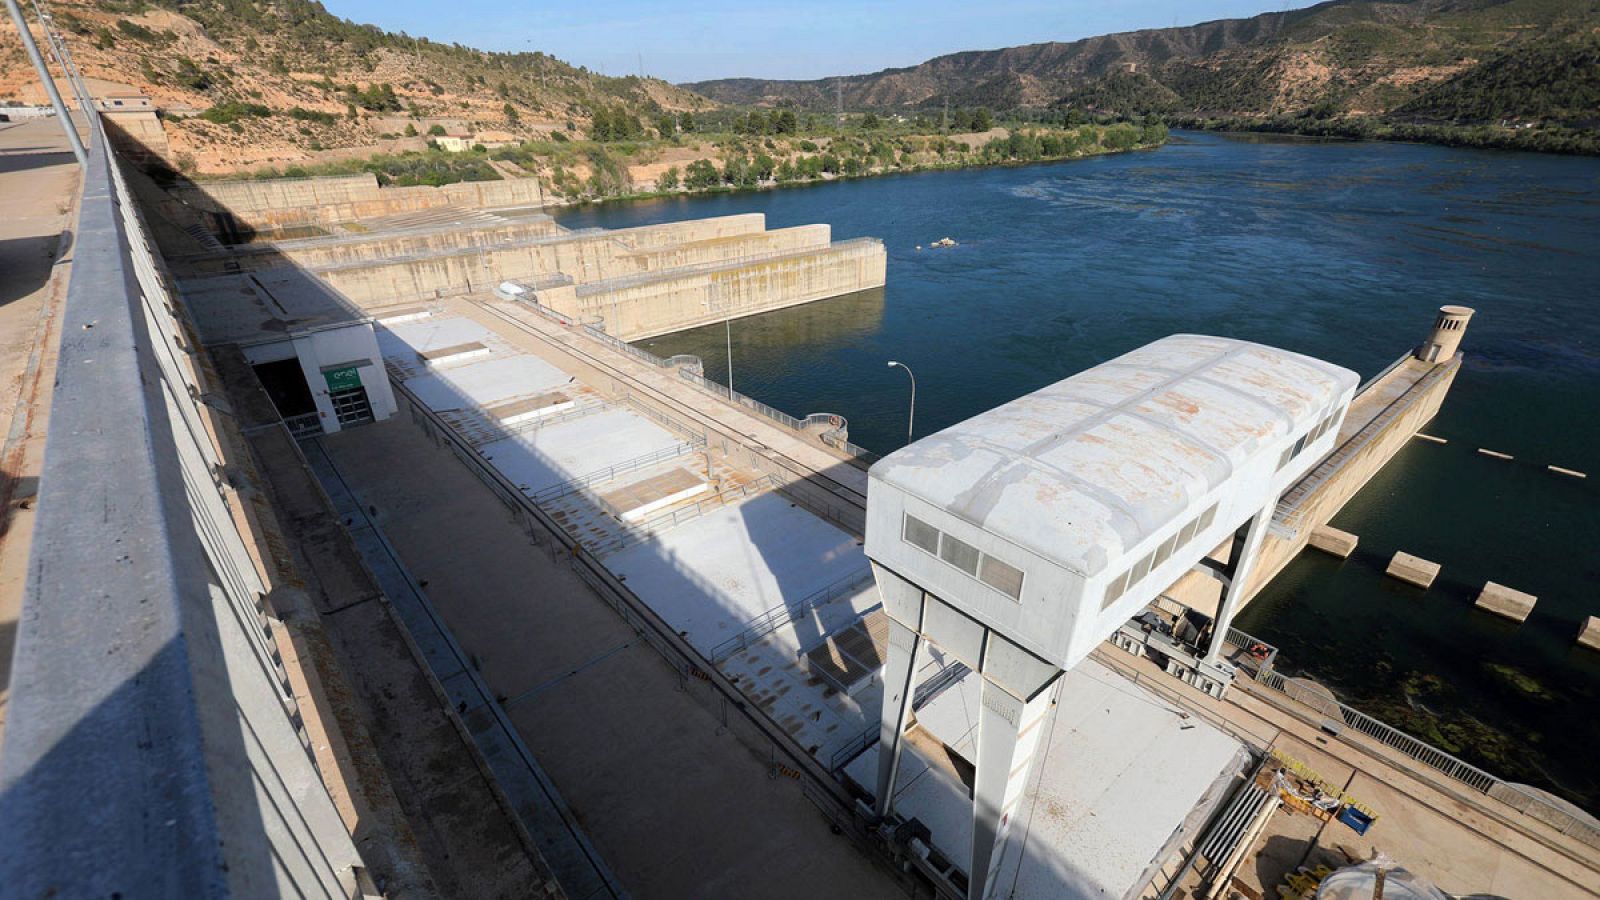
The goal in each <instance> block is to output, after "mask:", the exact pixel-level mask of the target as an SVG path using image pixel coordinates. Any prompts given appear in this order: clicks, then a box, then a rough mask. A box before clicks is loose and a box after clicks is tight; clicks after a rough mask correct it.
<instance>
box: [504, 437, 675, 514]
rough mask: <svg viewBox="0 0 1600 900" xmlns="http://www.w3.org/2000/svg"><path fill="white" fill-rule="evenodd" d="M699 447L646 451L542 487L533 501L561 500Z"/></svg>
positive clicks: (673, 447)
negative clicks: (625, 459)
mask: <svg viewBox="0 0 1600 900" xmlns="http://www.w3.org/2000/svg"><path fill="white" fill-rule="evenodd" d="M697 449H698V448H697V447H695V445H693V444H686V443H677V444H673V445H672V446H671V447H663V448H661V449H660V450H657V451H655V452H654V453H646V454H645V455H643V456H636V457H634V458H633V459H630V460H627V461H626V462H620V463H617V464H616V465H612V466H606V467H605V468H604V469H599V470H597V471H594V472H590V473H588V474H586V475H579V476H578V477H577V478H570V479H568V480H566V481H563V482H561V483H560V484H552V485H550V486H548V487H544V488H540V489H539V490H537V491H534V493H533V495H532V496H533V502H535V503H538V504H541V505H542V504H546V503H550V502H551V501H554V500H560V499H561V498H562V497H565V496H567V495H568V494H575V493H577V492H578V491H580V490H583V489H584V488H586V487H589V486H591V485H595V484H602V483H604V482H607V481H611V480H612V479H614V478H616V477H617V476H618V475H623V474H625V473H628V472H636V471H638V470H639V469H643V468H647V467H649V466H653V465H655V464H657V463H660V462H664V461H666V460H669V459H677V458H678V457H680V456H683V455H684V454H686V453H692V452H694V451H696V450H697Z"/></svg>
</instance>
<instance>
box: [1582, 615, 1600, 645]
mask: <svg viewBox="0 0 1600 900" xmlns="http://www.w3.org/2000/svg"><path fill="white" fill-rule="evenodd" d="M1578 646H1580V647H1588V648H1589V649H1590V650H1600V616H1590V617H1589V618H1588V619H1585V620H1584V623H1583V627H1582V628H1580V629H1578Z"/></svg>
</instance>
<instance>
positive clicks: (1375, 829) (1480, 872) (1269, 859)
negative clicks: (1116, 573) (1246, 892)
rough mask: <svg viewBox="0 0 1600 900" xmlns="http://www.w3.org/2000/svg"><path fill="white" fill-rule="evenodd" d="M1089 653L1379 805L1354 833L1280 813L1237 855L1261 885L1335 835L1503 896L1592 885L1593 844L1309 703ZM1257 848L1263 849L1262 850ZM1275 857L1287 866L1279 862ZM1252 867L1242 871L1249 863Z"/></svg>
mask: <svg viewBox="0 0 1600 900" xmlns="http://www.w3.org/2000/svg"><path fill="white" fill-rule="evenodd" d="M1094 658H1095V659H1097V660H1099V661H1100V662H1102V663H1104V664H1106V665H1108V666H1109V667H1111V668H1113V669H1115V670H1117V671H1119V672H1121V673H1123V674H1124V675H1125V676H1126V677H1129V678H1132V679H1134V680H1135V683H1136V684H1138V685H1139V686H1141V687H1143V688H1144V689H1146V690H1148V691H1150V692H1152V693H1154V694H1155V695H1157V696H1159V697H1161V698H1164V699H1166V700H1168V701H1170V702H1172V703H1175V704H1180V705H1181V706H1182V707H1183V708H1185V709H1188V710H1190V711H1191V712H1192V713H1193V714H1194V715H1197V716H1201V717H1203V718H1204V719H1205V720H1206V721H1208V722H1210V723H1212V724H1214V725H1216V726H1217V727H1219V728H1223V729H1224V730H1227V731H1229V732H1231V733H1234V734H1235V735H1237V736H1239V737H1241V738H1243V739H1245V740H1248V741H1249V742H1250V743H1252V744H1254V745H1256V746H1260V747H1280V748H1282V749H1284V750H1285V751H1286V752H1287V753H1289V755H1290V756H1292V757H1294V758H1295V759H1298V760H1300V761H1301V762H1304V763H1306V764H1307V765H1309V766H1310V767H1311V768H1312V769H1313V770H1314V771H1316V772H1317V773H1318V774H1320V775H1321V776H1322V777H1323V778H1325V779H1327V780H1328V781H1330V782H1332V783H1334V784H1338V785H1343V786H1344V790H1345V791H1346V792H1347V793H1349V794H1350V795H1351V796H1353V797H1356V798H1357V799H1359V800H1361V801H1362V802H1364V803H1366V804H1367V805H1368V806H1370V807H1372V808H1373V810H1374V811H1375V812H1376V813H1377V814H1378V821H1377V822H1375V823H1374V824H1373V826H1372V828H1371V830H1369V831H1368V832H1367V834H1366V835H1365V836H1364V837H1357V836H1356V835H1355V834H1354V832H1351V831H1349V830H1347V829H1345V826H1343V825H1340V824H1337V823H1322V822H1312V821H1311V820H1309V819H1307V818H1306V817H1300V818H1298V819H1295V818H1289V817H1282V816H1280V817H1279V826H1280V827H1283V828H1286V829H1288V830H1287V831H1285V832H1282V833H1279V834H1278V835H1277V837H1278V838H1279V840H1278V841H1276V842H1274V841H1273V840H1271V839H1270V836H1269V838H1268V839H1265V840H1263V841H1262V842H1261V843H1260V845H1259V846H1258V848H1257V850H1256V852H1255V853H1254V854H1253V855H1252V857H1251V858H1250V859H1247V860H1246V862H1245V865H1244V868H1243V873H1244V874H1245V875H1246V876H1248V877H1247V883H1248V884H1250V885H1251V886H1252V887H1254V888H1256V889H1257V890H1262V891H1263V892H1264V895H1265V896H1269V897H1271V896H1276V894H1275V892H1274V886H1275V885H1276V884H1277V880H1278V879H1281V877H1282V873H1283V872H1284V871H1292V870H1293V868H1294V866H1296V865H1299V864H1301V862H1302V861H1303V860H1304V858H1305V857H1306V856H1308V855H1310V854H1311V853H1312V852H1313V851H1314V850H1315V849H1316V848H1317V847H1331V846H1333V845H1334V844H1335V843H1341V844H1344V845H1347V846H1349V847H1350V848H1352V849H1354V850H1356V851H1358V852H1359V855H1361V856H1362V857H1369V856H1370V855H1371V852H1372V851H1373V850H1374V849H1377V850H1382V851H1383V852H1385V853H1388V854H1389V855H1390V856H1392V857H1394V858H1395V859H1396V860H1399V861H1401V862H1402V863H1403V864H1404V865H1405V866H1406V868H1408V869H1410V870H1411V871H1413V872H1416V873H1418V874H1421V875H1423V876H1425V877H1427V878H1429V879H1430V880H1432V881H1433V882H1434V883H1435V884H1437V885H1438V886H1439V887H1440V888H1441V889H1443V890H1446V891H1449V892H1451V893H1459V894H1473V893H1486V894H1495V895H1500V896H1505V897H1512V898H1522V897H1530V898H1531V897H1539V898H1546V897H1549V898H1595V897H1600V854H1596V853H1595V851H1594V848H1592V847H1588V846H1586V845H1583V844H1580V843H1579V842H1577V841H1576V840H1573V839H1571V838H1566V837H1564V836H1562V835H1559V834H1557V833H1556V832H1555V831H1553V830H1551V829H1548V828H1545V827H1543V826H1542V825H1541V824H1539V823H1537V822H1532V821H1530V820H1528V819H1527V818H1526V817H1518V818H1512V817H1513V816H1518V814H1517V813H1515V812H1512V811H1511V810H1509V809H1505V808H1502V810H1503V811H1502V810H1497V809H1496V808H1495V806H1494V805H1493V804H1492V803H1491V802H1490V801H1488V800H1487V798H1483V797H1477V796H1469V795H1468V794H1467V793H1465V792H1466V790H1467V789H1466V788H1464V787H1463V788H1460V791H1461V792H1459V793H1458V792H1457V790H1455V789H1445V788H1442V787H1440V786H1439V785H1437V784H1436V783H1434V782H1432V781H1430V780H1427V779H1426V778H1425V777H1422V776H1421V775H1420V774H1419V773H1418V772H1417V771H1416V769H1415V766H1414V763H1412V762H1411V761H1410V760H1409V759H1408V758H1406V757H1405V756H1403V755H1401V754H1400V753H1399V752H1398V751H1394V750H1390V749H1389V748H1386V747H1383V746H1382V745H1380V744H1378V743H1376V742H1374V741H1370V740H1368V739H1366V738H1365V737H1364V736H1360V735H1354V734H1351V733H1349V732H1346V736H1345V738H1344V739H1340V740H1334V739H1332V738H1330V737H1328V736H1327V735H1326V734H1325V733H1323V732H1322V731H1321V729H1320V727H1319V723H1320V722H1321V721H1322V719H1323V717H1322V716H1320V715H1317V714H1316V713H1315V712H1314V711H1313V710H1311V709H1310V708H1309V707H1308V708H1306V709H1305V710H1304V712H1303V713H1302V714H1299V715H1296V714H1291V713H1289V712H1286V711H1285V710H1283V709H1281V708H1279V707H1278V706H1277V705H1274V704H1272V703H1268V702H1266V701H1265V700H1263V699H1262V695H1263V694H1264V693H1265V692H1266V691H1267V689H1266V688H1261V687H1257V686H1255V685H1254V684H1253V683H1252V682H1251V681H1249V679H1240V680H1238V681H1236V682H1235V683H1234V689H1233V690H1232V691H1229V693H1228V699H1227V700H1225V701H1218V700H1214V699H1212V698H1211V697H1208V696H1206V695H1204V694H1202V693H1200V692H1199V691H1197V690H1195V689H1193V688H1191V687H1189V686H1187V685H1185V684H1183V683H1182V682H1179V681H1177V680H1176V679H1174V678H1172V677H1171V676H1169V675H1167V674H1166V673H1164V672H1162V671H1161V670H1160V669H1159V668H1157V667H1156V665H1155V664H1154V663H1152V662H1150V661H1149V660H1144V659H1136V658H1134V657H1132V656H1130V655H1128V654H1126V653H1123V652H1122V651H1120V650H1115V649H1110V648H1102V649H1101V650H1099V651H1096V654H1095V657H1094ZM1261 857H1265V859H1261ZM1283 863H1287V864H1288V868H1287V869H1282V868H1279V866H1280V865H1282V864H1283ZM1258 870H1259V874H1256V875H1251V873H1257V872H1258Z"/></svg>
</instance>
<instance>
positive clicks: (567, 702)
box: [322, 417, 896, 898]
mask: <svg viewBox="0 0 1600 900" xmlns="http://www.w3.org/2000/svg"><path fill="white" fill-rule="evenodd" d="M322 444H323V446H324V447H325V448H326V450H327V453H328V456H329V457H330V459H331V460H332V462H333V464H334V465H335V466H336V467H337V469H338V471H339V473H340V475H341V476H342V477H343V479H344V481H345V483H346V484H347V485H348V486H349V488H350V490H351V491H352V492H353V493H354V494H355V495H356V496H357V497H358V498H359V501H360V503H361V505H362V506H363V507H365V508H367V509H368V510H369V511H372V510H375V513H373V515H372V520H373V522H374V525H375V527H376V528H378V529H379V530H381V531H382V533H383V535H384V537H385V538H386V540H387V541H388V543H389V544H390V545H391V546H392V547H393V548H394V549H395V551H396V552H397V553H398V555H399V556H400V558H401V559H402V560H403V561H404V563H405V566H406V568H407V569H408V570H409V571H410V572H411V573H412V575H413V576H414V577H415V579H416V581H417V584H418V585H420V586H421V587H422V588H424V589H425V590H426V592H427V594H428V596H429V598H430V599H431V600H432V603H433V606H434V607H435V609H436V610H437V611H438V613H439V615H440V616H442V617H443V619H444V620H445V623H446V625H447V626H448V627H449V629H450V631H451V633H452V634H453V635H454V636H455V638H456V640H457V641H458V642H459V643H460V645H461V647H462V648H463V649H464V650H465V651H466V652H467V653H468V654H469V655H470V657H471V658H472V660H473V662H474V663H475V664H476V667H477V670H478V673H479V674H480V675H481V676H482V678H483V680H484V681H485V682H487V684H488V685H489V687H490V688H491V689H492V690H493V692H494V693H495V694H496V695H497V696H498V697H499V698H501V699H500V702H501V705H502V707H503V708H504V709H505V711H506V714H507V715H508V716H509V718H510V719H511V721H512V723H513V724H514V725H515V727H516V729H517V731H518V733H519V734H520V736H521V738H522V740H523V742H524V743H525V744H526V745H527V746H528V748H529V750H530V751H531V752H532V753H533V755H534V756H535V757H536V758H537V759H538V760H539V763H540V765H541V766H542V767H543V769H544V771H545V772H547V773H548V775H549V777H550V779H551V780H552V781H553V782H554V784H555V786H556V787H557V789H559V791H560V792H561V795H562V796H563V798H564V799H565V801H566V802H567V804H568V805H569V806H570V808H571V810H572V812H573V814H574V816H575V817H576V818H577V820H578V821H579V822H580V823H581V825H582V827H583V828H584V830H585V831H586V833H587V834H588V835H589V837H590V839H591V840H592V841H593V842H594V844H595V847H596V849H597V851H598V853H599V856H600V857H601V858H602V859H604V860H605V861H606V863H607V864H608V865H609V866H610V867H611V869H612V870H613V871H614V872H615V874H616V876H617V879H618V881H619V882H620V883H621V884H622V885H623V887H624V888H625V889H627V890H628V891H629V892H630V893H632V894H634V895H635V896H639V897H645V898H648V897H691V896H692V897H704V898H716V897H730V898H731V897H740V898H743V897H773V898H785V897H794V898H802V897H803V898H810V897H817V896H830V897H862V898H867V897H886V896H893V895H894V894H895V890H896V888H895V885H894V884H893V882H892V881H891V880H890V879H889V878H888V877H887V876H886V875H884V874H883V873H881V872H880V871H879V870H878V869H877V868H876V866H875V864H874V862H873V861H871V860H869V859H868V858H867V857H866V856H864V855H863V854H862V853H860V852H858V851H856V850H855V849H854V848H853V847H852V846H851V844H850V843H849V842H848V841H846V840H845V839H844V838H842V837H838V836H835V835H833V834H831V833H830V831H829V827H828V823H827V821H826V820H825V819H824V818H823V817H822V816H821V815H820V814H819V813H818V812H817V810H816V809H815V808H814V807H813V806H812V805H811V803H810V802H809V801H808V800H806V799H805V797H804V796H803V795H802V793H801V790H800V787H799V784H798V783H797V782H795V781H792V780H790V779H788V778H783V777H777V778H774V777H773V772H774V770H773V767H772V765H771V762H770V761H769V760H767V759H765V758H761V757H758V756H757V755H756V754H755V753H753V752H752V751H751V750H750V749H749V748H748V747H747V746H746V745H745V744H743V743H742V742H741V741H740V740H739V739H738V738H737V737H735V736H733V735H732V734H730V733H728V732H727V730H726V728H725V727H724V726H723V724H722V723H721V721H719V717H718V716H717V715H715V714H714V713H713V712H712V710H710V709H707V708H706V707H705V706H702V705H701V704H700V703H699V702H697V701H696V700H695V699H694V696H693V695H692V694H691V693H688V692H685V691H684V690H682V688H681V687H680V686H679V678H678V675H677V673H676V672H675V671H674V670H673V669H672V668H671V667H670V666H669V665H667V663H666V662H665V661H664V660H663V659H662V657H661V656H660V655H659V654H658V653H657V652H656V651H655V650H654V649H652V648H651V647H650V646H649V645H648V644H646V643H645V642H644V641H643V640H642V639H641V638H640V637H639V635H638V634H636V633H635V632H634V630H633V629H632V628H630V627H629V626H628V625H627V624H625V623H624V622H623V621H622V620H621V619H620V618H619V617H618V616H617V614H616V613H615V612H614V611H613V610H612V609H611V608H610V607H609V606H607V605H606V604H605V603H604V602H603V601H601V600H600V599H599V598H598V597H596V596H595V594H594V592H593V591H592V590H591V589H590V588H589V587H588V585H586V584H585V583H584V582H583V581H582V580H580V579H579V578H578V576H577V575H576V574H575V573H574V571H573V569H572V567H571V565H569V564H568V562H567V560H566V558H565V556H560V557H556V558H552V556H551V555H550V554H549V552H548V550H547V549H545V550H541V549H539V548H536V547H535V546H533V545H531V544H530V543H529V540H528V537H527V535H526V534H525V533H524V532H523V531H522V530H521V529H520V528H519V527H518V526H517V525H516V524H515V523H514V522H513V521H511V520H510V519H509V518H508V517H507V516H506V511H505V506H504V505H502V503H501V502H500V500H499V499H498V498H497V497H496V496H495V494H494V493H493V492H492V491H490V490H489V489H488V488H487V487H485V486H484V485H483V484H482V483H481V482H480V481H478V480H477V479H476V478H475V477H474V476H473V474H472V473H471V472H470V471H469V470H468V469H467V468H466V467H465V466H463V465H461V464H460V463H459V462H458V461H457V460H456V459H455V458H454V457H453V456H452V455H451V454H450V453H449V452H448V451H446V450H441V449H438V448H436V447H434V446H433V445H432V444H431V443H430V442H429V440H428V439H427V437H426V436H424V434H423V433H422V432H421V431H420V430H419V429H417V428H416V427H415V426H413V425H412V424H411V423H410V422H407V421H405V420H404V419H403V418H402V417H397V418H395V419H391V420H389V421H387V422H381V423H378V424H376V425H371V426H366V427H363V428H356V429H351V430H348V431H345V432H341V433H339V434H336V435H332V436H329V437H326V438H323V439H322ZM400 472H403V473H406V475H405V477H402V478H397V477H395V473H400ZM547 546H548V545H547Z"/></svg>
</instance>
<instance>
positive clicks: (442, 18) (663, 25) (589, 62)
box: [323, 0, 1310, 81]
mask: <svg viewBox="0 0 1600 900" xmlns="http://www.w3.org/2000/svg"><path fill="white" fill-rule="evenodd" d="M323 2H324V3H325V4H326V5H327V7H328V9H329V11H330V12H332V13H333V14H334V15H337V16H342V17H344V18H347V19H351V20H353V21H356V22H363V23H371V24H374V25H379V26H382V27H383V28H386V29H389V30H391V31H405V32H407V33H408V34H414V35H422V36H426V37H428V38H432V39H434V40H438V41H443V42H445V43H449V42H452V41H454V42H458V43H462V44H466V45H467V46H470V47H479V48H482V49H485V50H543V51H544V52H546V53H549V54H552V55H554V56H556V57H558V58H560V59H564V60H566V61H567V62H570V63H573V64H575V65H582V66H588V67H589V68H591V69H594V70H595V71H599V72H604V73H605V74H608V75H627V74H633V73H636V72H637V71H638V70H639V62H640V60H639V58H640V56H641V55H642V56H643V62H644V71H645V73H646V74H648V75H653V76H656V77H659V78H665V79H667V80H668V81H698V80H702V79H707V78H729V77H735V76H750V77H757V78H820V77H823V76H826V75H849V74H857V73H861V72H875V71H877V70H879V69H883V68H888V67H890V66H909V65H915V64H916V63H919V62H922V61H923V60H925V59H928V58H929V57H933V56H938V55H940V54H943V53H952V52H955V51H957V50H983V49H990V48H995V47H1009V46H1014V45H1016V44H1034V43H1039V42H1041V41H1070V40H1074V39H1077V38H1081V37H1091V36H1093V35H1097V34H1107V33H1110V32H1114V31H1132V30H1135V29H1139V28H1164V27H1167V26H1171V25H1192V24H1194V23H1196V22H1204V21H1207V20H1210V19H1229V18H1242V17H1247V16H1253V15H1256V14H1257V13H1262V12H1268V11H1273V10H1281V9H1288V8H1293V7H1299V6H1306V5H1309V2H1310V0H1055V2H1050V0H977V2H960V3H952V2H948V0H809V2H808V0H799V2H794V0H790V2H787V3H783V4H769V3H763V2H760V0H686V2H682V3H667V2H661V0H534V2H531V3H519V2H517V0H463V2H454V3H451V2H443V3H441V2H439V0H323Z"/></svg>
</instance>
